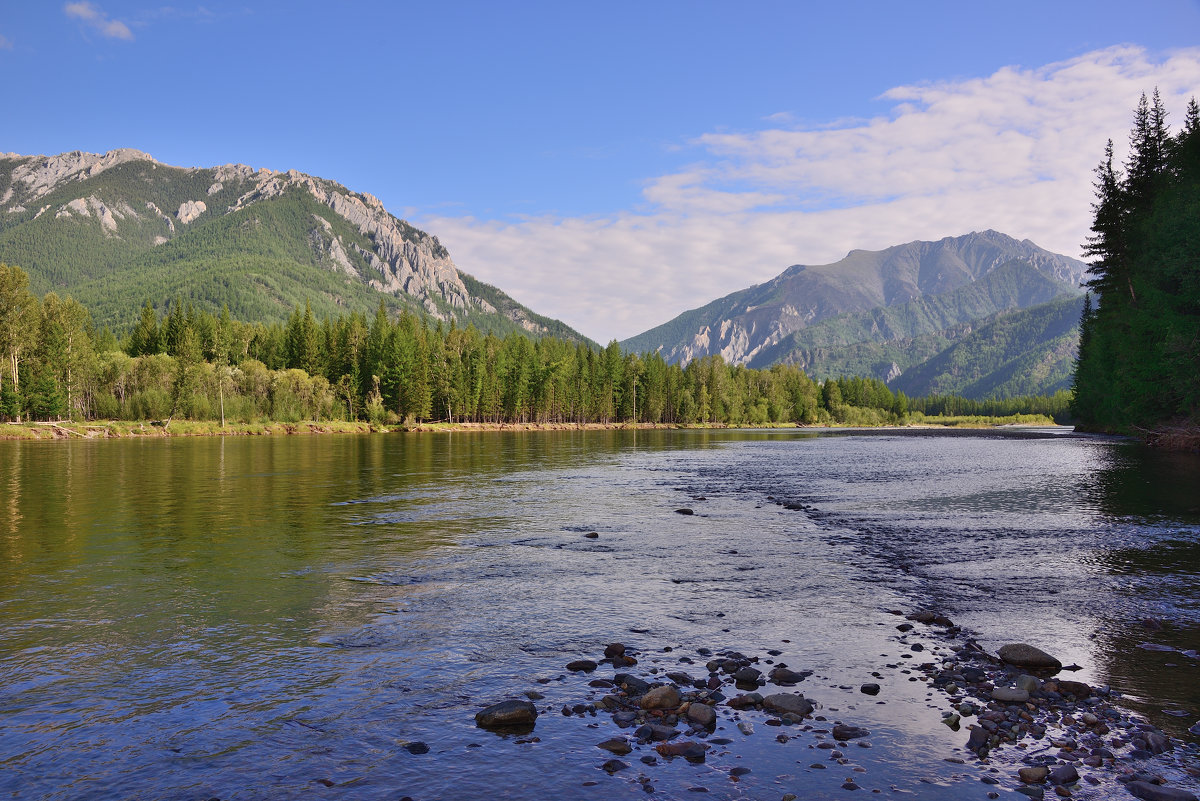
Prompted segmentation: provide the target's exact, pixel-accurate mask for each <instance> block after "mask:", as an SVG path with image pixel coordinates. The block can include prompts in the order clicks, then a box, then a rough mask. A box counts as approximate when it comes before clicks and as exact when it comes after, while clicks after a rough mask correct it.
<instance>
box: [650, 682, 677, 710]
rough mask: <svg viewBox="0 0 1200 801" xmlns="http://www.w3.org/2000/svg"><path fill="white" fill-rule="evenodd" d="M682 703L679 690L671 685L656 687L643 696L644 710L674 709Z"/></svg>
mask: <svg viewBox="0 0 1200 801" xmlns="http://www.w3.org/2000/svg"><path fill="white" fill-rule="evenodd" d="M680 703H682V699H681V698H680V697H679V688H678V687H675V686H673V685H670V684H666V685H663V686H662V687H655V688H653V689H651V690H649V691H648V692H647V693H646V694H645V695H643V696H642V702H641V706H642V709H674V708H675V707H677V706H679V704H680Z"/></svg>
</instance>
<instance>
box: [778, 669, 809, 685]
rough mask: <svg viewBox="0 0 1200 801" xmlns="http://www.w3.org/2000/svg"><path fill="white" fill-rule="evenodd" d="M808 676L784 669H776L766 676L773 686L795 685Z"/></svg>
mask: <svg viewBox="0 0 1200 801" xmlns="http://www.w3.org/2000/svg"><path fill="white" fill-rule="evenodd" d="M808 675H809V674H807V673H800V672H798V671H795V670H789V669H788V668H785V667H777V668H775V669H774V670H772V671H771V672H770V673H769V674H768V676H769V677H770V679H771V682H772V683H773V684H796V683H798V682H801V681H804V679H805V677H806V676H808Z"/></svg>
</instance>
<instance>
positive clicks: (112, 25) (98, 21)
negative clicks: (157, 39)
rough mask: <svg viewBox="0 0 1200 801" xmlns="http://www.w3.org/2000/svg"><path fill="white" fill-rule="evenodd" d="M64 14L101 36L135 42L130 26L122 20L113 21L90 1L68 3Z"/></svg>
mask: <svg viewBox="0 0 1200 801" xmlns="http://www.w3.org/2000/svg"><path fill="white" fill-rule="evenodd" d="M63 13H65V14H66V15H67V16H68V17H70V18H72V19H77V20H79V21H80V22H83V23H84V24H85V25H87V26H88V27H90V28H92V29H93V30H95V31H96V32H97V33H99V34H100V35H101V36H105V37H107V38H109V39H121V40H123V41H126V42H132V41H133V31H131V30H129V26H128V25H126V24H125V23H124V22H121V21H120V20H117V19H112V18H111V17H109V16H108V14H106V13H104V11H102V10H101V9H100V7H99V6H97V5H96V4H95V3H91V2H88V0H80V1H79V2H75V3H67V4H66V5H64V6H63Z"/></svg>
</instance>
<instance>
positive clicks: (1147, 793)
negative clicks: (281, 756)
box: [476, 611, 1200, 801]
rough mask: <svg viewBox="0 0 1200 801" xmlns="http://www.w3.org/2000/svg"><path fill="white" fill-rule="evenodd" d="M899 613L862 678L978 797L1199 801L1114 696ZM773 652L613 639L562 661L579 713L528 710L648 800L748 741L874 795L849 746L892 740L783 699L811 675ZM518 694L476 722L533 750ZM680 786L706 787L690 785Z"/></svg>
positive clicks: (1188, 758) (1179, 749) (941, 619)
mask: <svg viewBox="0 0 1200 801" xmlns="http://www.w3.org/2000/svg"><path fill="white" fill-rule="evenodd" d="M892 614H895V615H896V616H897V617H901V616H902V613H900V612H892ZM903 617H904V619H903V621H902V622H899V623H897V624H896V625H895V627H896V629H897V634H896V635H895V638H894V639H895V640H896V641H897V643H898V644H899V645H901V646H903V648H904V650H905V651H906V653H905V654H903V655H902V660H907V661H901V660H896V661H894V662H889V663H886V664H883V665H879V666H877V670H876V671H874V672H873V673H872V675H873V676H875V677H878V678H879V679H884V678H885V676H887V675H888V674H889V673H892V674H895V673H901V674H907V676H908V681H910V682H924V683H925V684H926V686H927V688H928V690H929V693H930V697H931V699H933V702H934V703H935V704H936V705H937V706H938V707H940V708H941V709H942V710H943V712H942V716H943V717H942V723H943V724H944V725H946V726H948V727H950V728H951V729H953V730H954V731H960V732H962V734H963V745H962V748H961V749H959V750H957V751H956V752H955V753H951V754H947V755H946V757H945V761H946V762H949V763H952V764H960V765H963V766H969V767H973V768H974V769H975V771H976V774H977V775H978V781H980V782H982V783H983V784H985V785H991V786H993V787H994V789H991V788H989V790H988V791H987V793H986V795H987V797H988V798H999V797H1000V792H1001V791H1005V790H1009V791H1013V790H1015V791H1016V792H1018V793H1021V794H1023V795H1025V796H1028V797H1029V798H1033V799H1042V798H1045V797H1046V796H1057V797H1062V798H1072V797H1076V798H1121V797H1134V798H1139V799H1145V800H1146V801H1197V795H1196V794H1195V792H1194V791H1193V790H1194V788H1196V787H1197V786H1200V759H1198V757H1200V752H1198V751H1197V749H1196V747H1195V746H1194V745H1191V744H1186V743H1180V742H1178V741H1176V740H1173V739H1172V738H1171V737H1169V736H1168V735H1167V734H1165V733H1164V732H1162V731H1160V730H1158V729H1157V728H1155V727H1154V726H1152V725H1150V724H1149V723H1147V722H1145V721H1144V720H1141V719H1140V718H1138V717H1137V716H1135V715H1134V714H1132V713H1130V712H1129V711H1128V710H1126V709H1123V708H1122V707H1121V706H1120V704H1119V699H1120V694H1119V693H1118V692H1116V691H1113V690H1112V689H1110V688H1108V687H1094V686H1090V685H1088V684H1086V683H1083V682H1079V681H1073V680H1071V679H1069V678H1064V675H1066V674H1069V673H1070V672H1071V671H1072V670H1073V669H1077V668H1076V667H1075V666H1067V667H1063V666H1062V665H1061V664H1060V663H1059V662H1058V660H1057V659H1055V658H1054V657H1053V656H1051V655H1049V654H1047V653H1045V652H1044V651H1042V650H1040V649H1038V648H1035V647H1033V646H1030V645H1027V644H1023V643H1012V644H1010V645H1006V646H1004V647H1002V648H1000V649H999V651H998V653H997V654H994V655H993V654H990V653H987V652H986V651H985V650H984V649H982V648H980V647H979V646H978V645H977V644H976V642H975V641H974V640H973V639H972V638H971V637H969V636H968V635H967V634H966V633H964V632H963V631H962V630H961V629H959V628H958V627H957V626H955V625H954V624H953V623H952V621H950V620H949V619H948V618H946V617H945V616H943V615H940V614H937V613H936V612H931V611H921V612H916V613H912V614H909V615H907V616H903ZM780 653H781V652H780V651H778V650H774V649H771V650H766V651H765V652H763V653H760V654H752V655H748V654H744V653H741V652H739V651H736V650H732V649H730V648H722V649H708V648H700V649H697V650H696V652H695V653H678V652H677V651H675V650H674V649H673V647H672V646H669V645H667V646H660V647H659V648H658V649H655V650H654V651H650V650H647V651H645V652H636V651H635V650H634V649H633V648H631V647H627V646H626V645H624V644H621V643H612V644H610V645H608V647H607V648H606V649H605V651H604V653H603V655H600V654H595V655H587V656H585V657H583V658H580V659H577V660H574V661H571V662H569V663H568V664H566V665H565V666H564V667H565V669H566V671H567V673H565V674H563V675H562V676H560V680H564V681H566V682H574V683H575V684H576V685H578V687H577V693H578V696H579V700H578V702H576V703H573V704H565V705H563V706H562V707H561V709H554V708H544V709H542V710H541V711H542V713H543V714H544V713H552V714H553V713H560V714H562V715H564V716H566V717H568V718H572V719H578V720H579V721H580V722H581V724H582V725H586V726H588V727H590V728H594V729H596V730H597V742H596V748H597V749H598V756H597V765H596V766H597V768H598V769H600V770H602V771H604V772H606V773H608V774H610V775H615V774H623V773H624V772H626V771H630V770H631V769H633V768H634V767H635V765H634V764H633V763H638V764H640V766H641V767H640V768H637V771H639V775H638V779H637V781H638V782H640V783H641V784H642V786H643V789H644V790H645V791H646V792H648V793H652V792H654V789H655V779H654V776H653V768H654V766H656V765H661V764H663V763H664V762H670V761H672V760H676V759H682V760H686V761H688V762H693V763H704V762H706V761H710V760H715V761H722V760H724V761H727V762H729V763H730V764H733V763H734V762H735V761H736V760H734V759H726V758H727V757H730V756H731V750H732V749H734V748H736V747H738V746H740V745H741V743H743V742H748V741H753V740H755V739H759V740H765V739H770V740H774V741H775V742H777V743H781V744H782V743H788V742H791V741H800V744H802V745H807V747H808V749H811V750H812V752H813V753H812V757H815V759H812V761H808V760H804V759H799V760H797V765H798V767H799V766H804V767H800V770H808V771H813V770H827V769H831V768H832V769H843V770H844V771H845V776H846V778H845V781H844V782H843V783H842V784H841V787H842V788H843V789H845V790H857V789H869V790H872V791H873V792H882V791H884V789H887V788H881V787H872V786H871V784H872V783H871V781H870V777H869V776H867V775H865V774H866V773H867V771H866V769H865V768H862V767H860V766H858V765H857V764H855V761H854V759H853V751H854V750H857V749H867V748H872V747H879V748H888V747H891V748H903V745H902V744H899V743H887V742H879V741H878V740H872V739H871V731H870V730H869V729H868V728H866V727H865V726H864V725H862V723H863V721H858V720H854V719H851V718H849V717H843V716H842V715H839V714H837V710H835V709H832V708H831V709H824V708H822V705H821V704H820V703H819V702H818V701H815V700H814V699H812V698H808V697H806V696H805V695H804V693H803V692H801V691H799V690H797V689H795V688H796V687H797V686H798V685H801V684H802V683H803V682H804V681H805V679H807V678H809V677H810V676H811V675H812V672H811V671H806V670H803V669H796V668H795V667H793V666H789V665H787V664H783V663H781V662H777V661H776V660H775V657H777V656H779V655H780ZM934 654H936V656H935V655H934ZM588 656H591V657H593V658H587V657H588ZM797 667H799V666H797ZM610 671H611V673H610ZM543 681H549V680H543ZM843 689H849V688H843ZM858 693H860V694H861V695H863V696H867V697H876V696H879V695H880V693H881V685H880V684H879V683H876V682H867V683H863V684H861V685H860V686H859V687H858ZM526 697H527V700H526V699H522V700H520V701H512V700H510V701H507V702H504V703H501V704H497V705H494V706H493V707H490V708H489V709H488V710H484V711H482V712H481V713H480V714H479V716H477V718H476V722H477V725H479V726H480V727H482V728H486V729H489V730H492V731H497V732H499V733H511V734H513V735H514V736H519V737H522V738H524V741H526V742H530V741H536V736H534V735H533V732H534V731H535V728H536V719H537V715H538V708H537V706H536V703H537V702H538V701H540V700H542V699H543V698H544V697H545V696H544V695H543V694H542V693H541V692H539V691H538V690H536V689H531V690H529V691H527V693H526ZM599 719H605V720H607V722H606V723H603V724H602V723H599V722H598V720H599ZM610 726H611V728H610ZM1197 728H1198V729H1200V723H1197ZM735 738H736V740H735ZM748 772H749V770H748V769H746V768H741V767H737V766H733V767H730V768H729V770H728V771H727V774H726V775H728V777H729V779H730V780H731V781H737V780H738V779H739V777H740V776H744V775H745V774H746V773H748ZM596 783H597V782H596V781H591V782H588V783H587V784H590V785H594V784H596ZM689 789H690V790H693V791H696V792H708V791H709V788H708V787H705V786H700V785H698V786H695V787H692V788H689ZM890 789H891V790H897V788H896V787H894V786H893V787H891V788H890ZM796 797H797V796H796V795H795V794H792V793H786V794H784V795H783V796H782V798H783V801H792V799H795V798H796Z"/></svg>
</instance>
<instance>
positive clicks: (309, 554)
mask: <svg viewBox="0 0 1200 801" xmlns="http://www.w3.org/2000/svg"><path fill="white" fill-rule="evenodd" d="M0 465H3V466H2V467H0V490H2V495H0V671H2V675H4V677H5V681H4V683H3V685H2V686H0V765H3V767H4V770H3V771H0V790H3V791H4V792H7V793H10V794H16V795H18V796H19V797H22V798H77V797H81V796H89V797H98V798H126V797H135V796H141V797H196V798H201V797H203V798H209V797H220V798H290V797H299V796H306V795H309V794H311V793H312V792H314V791H320V792H321V793H324V794H327V795H329V794H332V795H334V796H337V797H345V798H389V799H394V798H397V797H399V796H401V795H405V794H407V795H412V796H413V797H414V798H419V797H451V796H453V797H470V796H477V797H485V796H486V797H511V798H531V797H549V796H551V795H556V796H559V797H581V798H584V797H586V798H592V797H595V798H609V797H612V796H613V795H616V796H619V797H643V796H644V795H645V793H644V792H643V789H642V786H641V784H640V783H639V782H638V781H637V780H636V778H637V770H642V769H644V772H645V773H646V775H647V776H652V777H653V781H654V784H655V787H656V796H657V797H663V798H677V797H693V794H692V793H690V792H689V791H688V788H689V787H692V786H705V787H707V788H708V789H709V794H708V797H711V798H764V797H771V798H777V797H779V796H781V795H782V794H783V793H785V792H793V793H797V794H798V795H799V796H800V797H801V798H825V797H831V798H832V797H839V798H840V797H842V794H843V793H844V791H842V790H841V789H840V784H841V782H842V781H843V780H844V779H845V778H846V777H845V776H844V775H842V774H844V773H846V772H847V771H848V770H849V769H848V768H841V767H840V766H835V767H839V769H836V770H824V771H822V770H814V769H811V768H809V767H808V765H809V764H810V763H811V762H813V761H814V760H817V759H819V757H820V756H822V755H821V754H818V753H817V751H816V750H814V749H813V746H812V744H811V742H809V743H808V744H807V745H805V744H804V741H802V740H801V739H797V740H793V741H791V742H788V743H787V744H786V745H782V744H779V743H776V742H775V741H773V740H772V739H771V737H772V736H773V733H768V734H763V735H761V736H760V735H758V734H756V735H755V736H754V737H747V736H743V735H742V734H740V733H739V732H737V731H736V730H734V731H732V733H729V732H722V731H721V730H718V735H721V734H725V735H726V736H729V737H731V738H734V739H733V741H732V742H731V743H730V744H729V745H728V746H726V747H725V748H724V750H723V752H720V753H714V756H712V757H710V759H709V760H708V761H707V762H706V764H704V765H689V764H687V763H686V762H684V761H683V760H677V761H676V762H672V763H669V764H658V765H655V766H645V765H640V763H639V765H640V767H638V768H637V770H631V771H630V772H628V773H626V774H625V775H622V774H617V775H615V776H612V777H610V776H608V775H607V774H606V773H604V772H603V771H600V770H598V768H597V766H598V765H599V764H600V763H601V762H603V759H602V758H601V756H602V755H603V756H605V757H607V755H605V754H603V752H601V751H599V750H598V749H597V748H596V747H595V746H596V743H597V742H598V741H600V740H602V739H604V738H605V737H607V736H610V734H611V729H612V724H611V722H610V721H609V720H608V719H607V718H606V717H602V718H595V719H588V720H586V721H585V722H581V721H580V719H578V718H567V717H564V716H562V715H559V714H557V711H556V710H557V709H558V708H559V707H561V706H562V705H563V704H568V705H570V704H574V703H578V702H580V701H585V700H587V699H589V697H592V698H594V690H592V688H589V687H588V686H587V681H586V680H584V679H580V678H578V677H577V676H575V675H573V674H568V673H566V672H565V671H564V665H565V664H566V663H567V662H569V661H571V660H573V659H578V658H582V657H587V658H593V659H594V658H596V657H597V655H598V654H599V653H601V652H602V651H603V648H604V645H605V643H608V642H612V641H623V642H625V643H626V644H628V645H629V646H630V647H631V648H636V649H637V650H638V651H639V652H640V653H641V654H643V663H644V665H645V666H661V669H662V670H663V671H666V670H674V669H677V668H678V666H679V665H680V664H681V663H680V662H679V660H678V657H679V656H681V655H687V654H691V655H692V657H694V658H697V659H699V661H700V663H701V664H700V666H701V667H702V663H703V658H702V657H699V656H698V655H697V649H700V648H710V649H714V650H716V649H721V648H732V649H736V650H740V651H743V652H745V653H747V654H750V653H756V654H761V655H762V656H763V657H764V658H768V657H767V656H766V655H767V652H768V651H769V650H774V651H778V652H779V654H778V655H777V656H775V657H774V658H775V659H777V660H779V661H783V662H786V663H787V664H788V665H789V666H792V667H795V668H797V669H801V668H802V669H806V670H811V671H813V675H812V676H811V677H809V678H808V679H807V680H806V681H805V682H804V683H803V686H801V687H800V688H798V689H801V690H803V692H804V693H805V695H806V696H808V697H809V698H811V699H813V700H815V701H816V702H817V703H818V704H819V705H820V709H822V710H825V713H826V714H828V715H830V716H831V717H837V716H845V717H847V718H848V719H853V720H855V721H859V722H861V723H863V724H865V725H866V726H867V727H868V728H870V729H871V730H872V732H873V737H872V738H871V739H872V743H873V745H874V747H873V748H871V749H863V748H855V749H853V750H854V753H852V754H850V755H849V756H851V757H853V760H854V764H855V765H857V766H860V767H862V768H863V769H864V770H865V773H861V774H859V773H856V774H855V775H856V776H857V780H858V781H859V782H860V783H862V784H863V786H865V787H871V788H880V789H882V790H883V791H884V792H888V793H892V792H895V791H905V792H909V793H913V794H915V795H916V796H918V797H921V798H947V799H950V798H983V797H984V795H985V793H986V791H987V789H988V785H984V784H981V783H980V782H979V781H978V778H979V775H978V773H977V772H976V771H977V769H976V768H974V767H972V766H969V765H968V766H964V765H955V764H953V763H947V762H945V761H944V758H945V757H947V756H951V755H953V754H954V753H956V752H960V749H961V748H962V746H963V743H964V741H965V735H964V734H963V733H961V732H959V733H956V732H952V731H950V730H949V729H948V728H946V727H944V726H941V725H940V724H939V720H940V711H939V707H938V705H937V702H936V699H932V698H930V697H929V696H928V693H927V690H926V688H925V687H924V685H921V684H920V683H919V682H914V681H910V680H909V678H908V677H907V675H906V674H904V673H903V671H901V670H896V671H890V672H886V673H885V674H883V675H884V678H882V679H880V680H879V681H880V682H881V683H882V684H883V687H884V689H883V692H882V693H881V695H880V696H879V698H878V699H871V698H868V697H867V696H863V695H861V694H860V693H858V692H857V687H858V685H859V684H860V683H862V682H863V681H867V680H872V679H871V674H872V672H876V671H879V670H880V669H881V667H882V665H883V664H884V663H897V664H898V663H900V660H901V659H902V657H903V656H904V654H903V652H904V651H905V650H906V649H907V647H908V646H907V645H906V644H905V643H906V642H907V641H905V642H902V641H900V640H899V639H898V638H897V635H896V631H895V627H894V623H895V618H894V617H893V616H891V615H889V614H888V610H892V609H900V610H905V611H909V610H913V609H917V608H926V607H931V608H937V609H939V610H942V611H945V612H946V613H947V614H949V615H951V616H952V617H953V618H954V619H955V621H956V622H958V623H960V624H962V625H964V626H965V627H967V628H968V629H970V630H972V631H973V633H974V634H975V635H976V636H977V637H978V638H979V641H980V642H981V643H982V644H984V645H985V646H987V647H989V648H993V649H994V648H995V647H997V646H998V645H1000V644H1003V643H1004V642H1009V641H1029V642H1033V643H1041V644H1044V645H1045V646H1047V647H1048V648H1049V649H1050V650H1053V651H1054V652H1056V653H1057V654H1058V655H1059V656H1060V658H1062V659H1063V660H1064V661H1075V662H1078V664H1079V665H1080V666H1081V667H1082V671H1081V672H1080V673H1079V674H1078V677H1079V678H1081V679H1082V680H1084V681H1089V682H1093V683H1108V682H1111V683H1112V684H1113V685H1114V687H1118V688H1120V689H1123V690H1125V691H1127V692H1128V693H1129V694H1130V695H1131V696H1132V700H1131V703H1133V704H1135V705H1136V706H1137V708H1138V709H1139V710H1140V711H1142V712H1143V713H1145V714H1147V715H1149V716H1150V717H1151V719H1152V720H1153V721H1154V722H1155V723H1156V724H1158V725H1160V726H1163V727H1164V728H1168V729H1169V730H1171V731H1172V732H1173V733H1175V734H1176V735H1179V736H1184V737H1187V736H1189V735H1187V733H1186V729H1187V727H1188V726H1189V725H1190V724H1191V723H1193V722H1195V721H1196V720H1200V690H1198V689H1197V688H1198V687H1200V663H1198V662H1197V660H1196V659H1193V658H1190V657H1188V656H1185V655H1184V654H1183V652H1186V651H1188V650H1189V649H1195V648H1197V646H1200V600H1197V599H1200V506H1198V504H1200V501H1198V499H1200V492H1197V489H1198V488H1200V464H1198V463H1197V460H1196V459H1195V458H1194V457H1188V456H1177V455H1165V454H1155V453H1151V452H1148V451H1146V450H1144V449H1141V448H1139V447H1137V446H1134V445H1131V444H1127V443H1120V442H1115V441H1111V440H1101V439H1089V438H1077V437H1067V436H1063V435H1062V434H1061V431H1058V430H1050V431H1043V432H1028V431H1023V432H1006V433H963V432H945V433H943V432H931V433H919V434H907V433H906V434H897V433H894V432H847V433H835V434H830V435H824V436H814V435H813V434H812V433H811V432H787V431H778V432H717V431H696V432H675V431H659V432H588V433H580V432H555V433H534V434H529V433H526V434H482V435H460V434H455V435H446V436H402V435H396V436H364V437H356V436H329V437H311V438H300V437H291V438H284V437H280V438H264V439H257V438H245V439H238V440H234V439H229V440H219V439H200V440H166V441H161V440H160V441H153V442H138V441H115V442H70V443H66V442H62V443H11V442H4V443H0ZM683 507H687V508H691V509H693V510H694V512H695V514H693V515H683V514H679V513H677V512H676V511H675V510H676V509H679V508H683ZM592 532H594V533H595V534H596V536H595V537H594V538H593V537H589V536H585V535H588V534H589V533H592ZM1145 644H1150V645H1151V646H1154V647H1157V648H1159V649H1160V650H1150V649H1147V648H1145V647H1141V646H1143V645H1145ZM666 647H670V648H671V649H672V650H670V651H664V650H663V649H664V648H666ZM930 647H931V648H935V649H936V647H938V646H936V644H931V645H930ZM909 656H911V654H909ZM901 667H903V665H901ZM696 675H703V671H700V672H699V673H697V674H696ZM539 680H543V681H539ZM543 682H544V683H543ZM533 689H536V690H537V691H538V692H540V693H541V694H543V695H544V696H545V699H544V700H542V701H539V706H541V705H545V707H546V709H547V710H548V712H547V713H545V714H543V715H542V716H541V717H539V719H538V723H537V727H536V734H537V736H538V738H539V741H538V742H536V743H524V744H518V743H516V742H515V741H514V740H513V739H512V738H511V737H510V738H507V739H504V738H497V737H495V736H494V735H490V734H487V733H485V732H483V731H481V730H479V729H476V728H475V727H474V722H473V715H474V713H475V712H476V711H477V710H478V709H479V708H481V707H482V706H485V705H487V704H488V703H491V702H492V701H494V700H499V699H501V698H504V697H508V696H513V695H520V694H522V693H525V692H526V691H529V690H533ZM590 693H591V694H593V695H589V694H590ZM1180 708H1182V709H1184V710H1187V711H1189V712H1190V713H1192V716H1191V717H1173V716H1169V715H1164V714H1163V713H1162V710H1164V709H1170V710H1176V709H1180ZM588 723H596V724H598V728H596V729H592V728H588V725H587V724H588ZM415 741H420V742H422V743H425V744H427V745H428V747H429V749H430V750H429V753H426V754H421V755H417V754H413V753H409V752H408V751H407V750H405V749H404V745H405V744H407V743H412V742H415ZM896 743H903V747H898V746H897V745H896ZM735 765H741V766H746V767H750V768H752V770H751V772H750V773H749V774H746V775H745V776H742V777H740V779H739V780H738V781H732V780H731V778H730V775H729V770H730V768H731V767H733V766H735ZM834 774H836V775H834ZM591 782H595V783H596V784H589V783H591ZM893 787H894V788H895V790H893V789H892V788H893ZM531 788H537V790H536V791H534V790H532V789H531Z"/></svg>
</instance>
